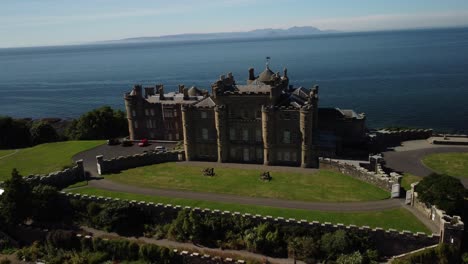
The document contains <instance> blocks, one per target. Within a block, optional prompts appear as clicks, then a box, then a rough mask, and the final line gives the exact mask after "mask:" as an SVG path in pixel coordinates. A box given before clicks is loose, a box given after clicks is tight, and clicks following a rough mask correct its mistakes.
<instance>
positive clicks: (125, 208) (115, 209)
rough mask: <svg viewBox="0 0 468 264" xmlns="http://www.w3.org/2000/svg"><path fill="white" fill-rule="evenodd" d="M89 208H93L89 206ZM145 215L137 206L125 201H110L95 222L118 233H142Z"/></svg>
mask: <svg viewBox="0 0 468 264" xmlns="http://www.w3.org/2000/svg"><path fill="white" fill-rule="evenodd" d="M89 209H90V210H95V209H93V208H89ZM145 218H146V217H145V215H144V214H143V212H142V210H141V209H140V208H139V207H136V206H132V205H130V204H129V203H126V202H119V203H111V204H109V205H108V206H105V207H104V208H103V209H102V211H100V212H99V215H98V217H97V218H96V224H97V226H99V227H100V228H103V229H104V230H107V231H113V232H117V233H119V234H128V233H133V234H135V233H142V232H143V227H144V224H145Z"/></svg>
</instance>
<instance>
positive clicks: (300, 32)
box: [99, 26, 338, 43]
mask: <svg viewBox="0 0 468 264" xmlns="http://www.w3.org/2000/svg"><path fill="white" fill-rule="evenodd" d="M337 32H338V31H334V30H320V29H318V28H316V27H310V26H305V27H291V28H288V29H274V28H264V29H255V30H251V31H246V32H220V33H199V34H197V33H195V34H178V35H166V36H159V37H136V38H126V39H119V40H108V41H100V42H99V43H136V42H160V41H187V40H213V39H243V38H269V37H287V36H306V35H315V34H327V33H337Z"/></svg>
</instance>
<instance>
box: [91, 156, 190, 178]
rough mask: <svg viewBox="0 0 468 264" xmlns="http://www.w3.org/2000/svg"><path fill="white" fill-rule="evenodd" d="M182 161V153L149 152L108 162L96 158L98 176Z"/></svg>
mask: <svg viewBox="0 0 468 264" xmlns="http://www.w3.org/2000/svg"><path fill="white" fill-rule="evenodd" d="M183 159H184V152H178V151H173V152H162V153H161V152H155V151H151V152H145V153H142V154H135V155H130V156H125V157H123V156H121V157H117V158H113V159H109V160H105V159H104V156H102V155H99V156H96V160H97V171H98V173H99V175H102V174H107V173H114V172H119V171H122V170H127V169H131V168H136V167H141V166H147V165H152V164H158V163H163V162H169V161H182V160H183Z"/></svg>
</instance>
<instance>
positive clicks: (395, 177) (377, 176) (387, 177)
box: [320, 157, 401, 197]
mask: <svg viewBox="0 0 468 264" xmlns="http://www.w3.org/2000/svg"><path fill="white" fill-rule="evenodd" d="M373 159H375V157H370V161H371V163H370V164H371V166H370V167H372V168H371V169H374V170H372V171H371V170H368V169H366V168H364V167H361V166H356V165H352V164H348V163H345V162H341V161H337V160H332V159H327V158H320V168H321V169H328V170H334V171H338V172H341V173H344V174H347V175H349V176H351V177H354V178H356V179H359V180H361V181H364V182H367V183H370V184H373V185H375V186H378V187H380V188H382V189H384V190H387V191H392V187H394V185H395V184H398V185H400V182H401V175H399V174H397V173H390V174H387V173H385V172H384V171H383V169H382V166H381V164H380V163H381V161H379V160H377V161H373ZM398 189H399V186H398ZM399 194H400V193H399V192H398V194H395V197H399V196H400V195H399ZM393 196H394V195H392V197H393Z"/></svg>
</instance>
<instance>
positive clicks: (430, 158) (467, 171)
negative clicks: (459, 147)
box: [422, 153, 468, 178]
mask: <svg viewBox="0 0 468 264" xmlns="http://www.w3.org/2000/svg"><path fill="white" fill-rule="evenodd" d="M422 161H423V163H424V165H426V166H427V167H429V168H431V169H432V170H434V171H436V172H438V173H442V174H447V175H450V176H456V177H464V178H468V153H437V154H430V155H427V156H425V157H424V158H423V160H422Z"/></svg>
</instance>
